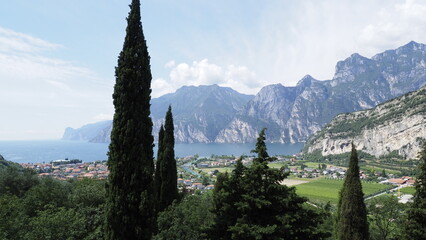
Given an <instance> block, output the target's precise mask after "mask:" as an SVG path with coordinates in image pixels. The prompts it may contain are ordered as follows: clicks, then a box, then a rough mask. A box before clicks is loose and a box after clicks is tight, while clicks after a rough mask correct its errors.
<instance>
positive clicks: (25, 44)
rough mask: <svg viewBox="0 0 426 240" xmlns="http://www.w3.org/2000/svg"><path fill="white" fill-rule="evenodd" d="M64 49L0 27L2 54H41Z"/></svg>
mask: <svg viewBox="0 0 426 240" xmlns="http://www.w3.org/2000/svg"><path fill="white" fill-rule="evenodd" d="M59 47H62V46H61V45H59V44H54V43H50V42H47V41H44V40H42V39H39V38H36V37H32V36H30V35H27V34H23V33H18V32H15V31H12V30H10V29H6V28H2V27H0V51H2V52H26V53H28V52H31V53H34V52H40V51H45V50H52V49H56V48H59Z"/></svg>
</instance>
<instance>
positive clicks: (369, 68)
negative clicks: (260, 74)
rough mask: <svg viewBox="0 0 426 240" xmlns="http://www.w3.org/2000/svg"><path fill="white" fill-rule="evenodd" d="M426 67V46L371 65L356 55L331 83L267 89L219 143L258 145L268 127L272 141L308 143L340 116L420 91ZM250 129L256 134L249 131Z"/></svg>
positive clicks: (343, 63) (394, 53)
mask: <svg viewBox="0 0 426 240" xmlns="http://www.w3.org/2000/svg"><path fill="white" fill-rule="evenodd" d="M425 62H426V47H425V45H423V44H419V43H415V42H410V43H408V44H407V45H405V46H402V47H400V48H398V49H396V50H389V51H386V52H384V53H380V54H378V55H376V56H374V57H372V58H371V59H369V58H365V57H363V56H361V55H359V54H352V55H351V56H350V57H349V58H347V59H345V60H343V61H340V62H338V63H337V65H336V72H335V75H334V77H333V79H331V80H326V81H317V80H315V79H313V78H312V77H311V76H306V77H304V78H303V79H302V80H301V81H300V82H299V84H298V85H297V86H295V87H284V86H282V85H281V84H276V85H270V86H266V87H264V88H263V89H262V90H261V91H260V92H259V93H258V94H257V95H256V96H255V98H254V99H253V100H251V101H250V102H249V103H248V104H247V106H246V107H245V108H244V109H243V110H242V111H240V112H239V113H238V114H237V115H236V116H235V118H234V119H233V120H232V121H231V122H230V124H229V125H228V126H227V127H226V128H225V129H224V130H222V131H221V132H220V133H219V135H218V137H217V141H219V142H244V141H249V142H253V141H255V138H254V137H252V136H251V132H252V131H254V132H259V131H260V129H262V128H264V127H267V128H269V131H268V132H269V135H268V140H269V141H277V142H299V141H305V140H306V139H307V138H308V137H309V136H310V135H312V134H313V133H315V132H317V131H319V130H320V129H321V127H322V126H324V125H325V124H326V123H328V122H329V121H331V119H333V117H335V116H336V115H337V114H340V113H344V112H353V111H358V110H362V109H368V108H372V107H374V106H376V105H377V104H380V103H382V102H384V101H387V100H389V99H392V98H394V97H397V96H400V95H401V94H404V93H407V92H409V91H414V90H417V89H419V88H420V87H421V86H423V85H425V84H426V63H425ZM236 123H245V124H236ZM247 126H249V128H250V129H251V131H246V130H245V129H247V128H248V127H247ZM240 127H244V128H245V129H241V128H240ZM233 133H234V134H237V135H234V134H233Z"/></svg>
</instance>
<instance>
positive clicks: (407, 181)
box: [380, 176, 415, 186]
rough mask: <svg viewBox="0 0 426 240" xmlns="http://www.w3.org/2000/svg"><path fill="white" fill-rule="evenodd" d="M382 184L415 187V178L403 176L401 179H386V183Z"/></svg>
mask: <svg viewBox="0 0 426 240" xmlns="http://www.w3.org/2000/svg"><path fill="white" fill-rule="evenodd" d="M380 183H383V184H392V185H398V186H401V185H404V186H414V183H415V179H414V178H413V177H409V176H403V177H400V178H390V179H386V180H384V181H381V182H380Z"/></svg>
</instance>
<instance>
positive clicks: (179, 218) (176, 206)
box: [154, 194, 213, 240]
mask: <svg viewBox="0 0 426 240" xmlns="http://www.w3.org/2000/svg"><path fill="white" fill-rule="evenodd" d="M211 204H212V195H211V194H203V195H188V196H186V197H185V198H184V199H183V200H182V201H180V202H174V203H173V204H172V205H171V206H169V207H168V208H167V209H166V210H164V211H163V212H161V213H159V215H158V231H159V233H158V234H157V235H155V236H154V239H156V240H160V239H164V240H168V239H180V240H202V239H206V237H207V235H206V234H205V229H206V228H207V227H208V226H209V225H211V224H212V222H213V214H212V213H211V212H210V211H209V209H210V208H211Z"/></svg>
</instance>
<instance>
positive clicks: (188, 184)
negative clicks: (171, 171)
mask: <svg viewBox="0 0 426 240" xmlns="http://www.w3.org/2000/svg"><path fill="white" fill-rule="evenodd" d="M177 184H178V186H179V188H185V189H187V190H212V189H214V185H203V184H202V183H201V182H200V181H199V180H198V179H196V178H193V179H183V178H178V180H177Z"/></svg>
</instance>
